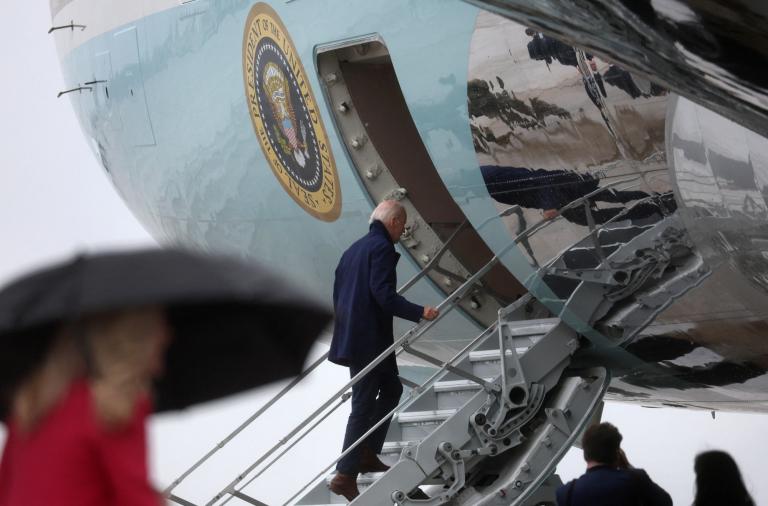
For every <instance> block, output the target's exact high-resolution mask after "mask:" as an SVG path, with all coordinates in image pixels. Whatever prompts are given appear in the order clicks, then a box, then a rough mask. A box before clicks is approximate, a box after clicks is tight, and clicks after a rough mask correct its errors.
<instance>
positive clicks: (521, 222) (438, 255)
mask: <svg viewBox="0 0 768 506" xmlns="http://www.w3.org/2000/svg"><path fill="white" fill-rule="evenodd" d="M511 214H517V216H518V229H517V233H520V232H522V228H523V227H524V226H525V218H523V208H522V207H520V206H519V205H514V206H510V207H508V208H506V209H504V210H502V211H501V212H500V213H498V214H496V215H494V216H490V217H489V218H486V219H485V220H484V221H483V222H482V223H480V224H479V225H478V226H477V227H475V231H477V232H479V231H480V230H482V229H483V228H484V227H485V226H486V225H488V223H490V222H492V221H493V220H497V219H499V218H504V217H506V216H509V215H511ZM468 225H469V220H464V221H462V222H461V224H460V225H459V226H458V227H456V230H454V231H453V233H452V234H451V235H450V237H448V239H447V240H446V241H445V242H444V243H443V245H442V246H441V247H440V249H439V250H438V251H437V253H435V255H434V256H433V257H432V259H431V260H430V261H429V262H427V263H426V264H425V265H424V267H423V268H422V269H421V270H420V271H419V272H418V273H416V274H415V275H414V276H413V277H412V278H411V279H409V280H408V281H406V282H405V284H404V285H403V286H402V287H401V288H400V290H398V292H397V293H401V292H404V291H405V290H408V289H409V288H411V287H412V286H413V285H415V284H416V282H417V281H419V280H420V279H421V278H423V277H424V276H426V274H427V272H429V271H430V270H431V269H432V268H433V267H434V266H435V265H437V264H438V263H439V262H440V259H441V258H442V257H443V255H444V254H445V252H446V251H448V247H449V246H450V245H451V243H452V242H453V240H454V239H455V238H456V237H457V236H458V235H459V233H460V232H462V231H463V230H464V229H466V228H467V226H468ZM462 281H463V280H462Z"/></svg>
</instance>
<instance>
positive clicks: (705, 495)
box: [693, 450, 755, 506]
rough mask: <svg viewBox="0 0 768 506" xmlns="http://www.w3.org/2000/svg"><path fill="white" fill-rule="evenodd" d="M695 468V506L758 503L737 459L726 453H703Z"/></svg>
mask: <svg viewBox="0 0 768 506" xmlns="http://www.w3.org/2000/svg"><path fill="white" fill-rule="evenodd" d="M693 467H694V471H695V472H696V498H695V500H694V501H693V506H720V505H724V504H727V505H728V506H754V504H755V503H754V501H753V500H752V497H751V496H750V495H749V492H747V488H746V487H745V486H744V481H743V480H742V479H741V472H740V471H739V467H738V466H737V465H736V461H734V460H733V458H732V457H731V456H730V455H728V454H727V453H726V452H723V451H720V450H711V451H707V452H704V453H700V454H699V455H697V456H696V461H695V463H694V466H693Z"/></svg>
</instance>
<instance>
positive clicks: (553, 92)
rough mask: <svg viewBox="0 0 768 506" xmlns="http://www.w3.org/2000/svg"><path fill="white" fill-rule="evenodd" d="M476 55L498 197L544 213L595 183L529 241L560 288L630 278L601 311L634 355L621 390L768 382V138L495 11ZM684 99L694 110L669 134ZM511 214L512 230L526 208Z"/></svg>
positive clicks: (701, 390)
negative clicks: (591, 279) (611, 275)
mask: <svg viewBox="0 0 768 506" xmlns="http://www.w3.org/2000/svg"><path fill="white" fill-rule="evenodd" d="M471 55H472V59H471V61H470V71H469V76H468V78H469V82H468V110H469V114H470V128H471V131H472V135H473V141H474V147H475V152H476V156H477V159H478V165H479V167H480V170H481V173H482V176H483V181H484V182H485V185H486V189H487V191H488V194H489V195H490V196H491V198H493V199H494V200H495V201H496V202H497V203H498V207H499V208H504V207H507V206H510V205H519V206H521V207H522V208H523V209H524V220H525V221H526V223H528V224H531V223H536V222H538V221H540V220H541V219H543V218H545V217H549V216H551V215H552V214H553V211H554V210H557V209H561V208H562V207H563V206H566V205H567V204H569V203H571V202H573V201H575V200H577V199H579V198H581V197H584V196H585V195H588V194H593V195H592V196H591V197H590V199H589V202H588V205H587V206H586V207H585V206H579V207H574V208H573V209H569V210H566V211H565V212H563V213H562V215H563V218H564V219H561V220H559V221H557V222H554V223H553V224H552V225H551V226H550V227H548V228H546V229H543V230H542V231H541V232H540V233H538V234H537V235H536V236H534V237H531V238H530V240H529V241H528V242H529V244H528V245H526V246H527V247H529V249H528V252H529V256H530V257H532V263H533V264H534V265H535V266H537V267H538V266H541V265H546V266H547V270H546V271H540V276H541V277H540V280H541V281H543V282H544V283H546V285H547V286H548V287H549V288H550V289H551V290H552V292H553V293H554V294H555V295H556V297H558V298H560V299H562V300H566V299H568V298H570V297H572V296H573V297H577V296H578V293H577V292H576V290H578V288H579V286H580V283H581V279H582V278H581V277H580V276H581V275H580V274H579V273H580V272H587V271H588V270H589V269H596V270H598V271H601V270H603V271H604V270H606V269H608V270H612V271H614V272H621V276H622V277H623V278H622V279H625V280H626V279H629V280H630V281H628V282H627V283H625V284H624V285H623V286H619V287H617V288H616V287H614V288H611V289H610V290H609V291H608V299H609V302H607V303H606V304H604V305H603V306H602V307H601V308H600V309H599V310H598V311H597V312H596V313H595V314H594V319H593V320H592V321H590V322H588V323H589V324H590V325H592V326H593V327H594V328H596V329H598V330H600V332H602V333H603V335H604V336H608V339H609V340H610V339H616V342H622V343H623V348H622V349H621V350H620V351H616V355H615V356H612V355H610V354H609V355H608V356H606V355H601V354H600V352H598V357H599V358H598V360H617V361H622V360H624V361H625V362H626V363H634V364H635V365H628V366H626V367H625V368H624V369H622V368H621V367H617V368H616V371H615V372H616V373H617V376H618V377H617V379H616V380H615V381H614V383H613V392H614V394H616V395H621V396H623V397H625V398H635V399H637V400H641V399H643V398H659V397H665V396H667V395H668V396H669V397H668V398H669V399H670V402H674V399H675V398H678V399H679V398H680V397H678V396H676V395H675V394H674V391H686V392H687V393H686V396H688V397H687V398H689V399H695V401H696V402H699V403H700V404H698V405H701V406H704V405H706V404H707V402H709V401H713V399H714V398H715V397H718V399H717V400H716V401H713V402H731V401H734V400H735V399H738V400H741V401H744V400H749V401H755V400H760V401H762V400H764V398H765V397H768V396H766V395H764V394H763V393H762V392H763V391H764V390H765V389H764V387H765V386H766V384H768V376H767V375H766V374H765V373H766V370H767V368H768V346H766V342H767V341H766V337H768V336H766V329H765V328H764V326H765V325H764V322H765V319H766V317H767V316H768V315H767V314H766V309H765V308H768V224H766V219H768V201H766V199H765V198H764V194H766V193H768V192H766V191H765V188H766V187H767V186H768V175H766V174H768V155H766V154H767V153H768V149H767V150H762V149H757V148H756V147H755V146H758V145H759V146H762V145H764V144H765V139H763V138H762V137H759V136H757V135H751V136H747V138H746V140H740V141H737V142H733V140H732V139H730V138H728V140H729V142H731V143H732V144H735V146H738V147H735V146H731V147H729V148H725V149H724V146H723V140H713V139H712V138H710V139H709V142H707V140H706V139H705V138H706V137H707V135H710V134H711V135H712V137H715V136H716V135H717V134H716V133H715V129H714V128H712V127H711V126H710V127H702V126H700V121H699V120H698V119H692V118H695V117H696V114H702V113H701V112H694V111H691V110H686V109H685V107H686V106H685V104H683V105H682V106H680V105H679V104H677V103H676V102H675V99H673V100H670V97H671V95H669V94H668V92H667V91H666V90H665V89H663V88H662V87H660V86H658V85H657V84H655V83H653V82H652V81H649V80H647V79H645V78H642V77H640V76H636V75H634V74H632V73H630V72H628V71H626V70H625V69H623V68H621V67H619V66H617V65H615V64H613V63H610V62H605V61H602V60H601V59H600V58H598V57H597V56H594V55H591V54H589V53H586V52H583V51H581V50H579V49H575V48H573V47H571V46H569V45H567V44H564V43H563V42H561V41H559V40H557V39H555V38H553V37H550V36H548V35H546V34H542V33H539V32H537V31H534V30H531V29H527V28H525V27H523V26H520V25H518V24H516V23H513V22H510V21H507V20H504V19H502V18H499V17H496V16H494V15H491V14H487V13H481V14H479V15H478V19H477V22H476V31H475V35H474V37H473V40H472V51H471ZM670 108H672V109H673V110H674V109H675V108H677V109H680V114H678V115H675V116H674V117H675V118H676V120H677V123H678V125H677V127H674V126H673V128H672V129H671V137H669V139H671V144H672V145H671V146H670V149H669V150H668V149H667V146H666V138H667V137H666V136H667V133H668V132H667V129H669V127H670V125H668V124H667V113H668V109H670ZM709 114H712V113H709ZM678 116H679V117H678ZM713 116H714V115H713ZM707 119H710V118H709V117H708V118H707ZM710 123H711V122H710ZM702 128H703V129H704V130H707V132H706V133H704V134H702V133H700V132H699V130H702ZM723 128H726V129H727V130H729V131H730V132H733V129H729V128H727V127H726V126H723ZM738 135H742V136H743V135H744V134H738ZM726 138H727V137H726ZM713 146H714V147H713ZM717 146H720V148H719V149H718V148H717ZM742 148H743V149H742ZM668 152H669V153H672V154H673V156H674V159H673V160H670V162H671V163H670V164H668V161H667V153H668ZM744 153H747V154H748V155H747V156H744ZM670 165H671V166H670ZM673 175H674V177H671V176H673ZM617 181H628V182H627V183H621V184H618V185H615V184H614V183H615V182H617ZM608 185H610V186H608ZM601 188H604V190H603V191H599V190H600V189H601ZM675 190H676V192H675ZM675 197H677V199H676V198H675ZM587 207H588V209H587ZM588 214H589V215H591V216H588ZM700 216H704V217H705V218H706V219H704V220H698V221H697V218H696V217H700ZM712 218H717V219H718V220H719V221H718V224H716V225H714V224H713V223H712ZM724 218H726V219H727V221H728V224H725V222H724V220H723V219H724ZM507 220H508V227H507V228H508V230H509V233H510V235H514V234H515V233H516V231H517V230H518V222H517V220H518V218H517V217H514V216H510V217H509V218H507ZM590 222H591V223H590ZM594 227H597V228H599V229H600V230H599V231H598V233H596V234H592V237H590V230H591V229H593V228H594ZM736 250H741V251H742V253H739V254H734V252H735V251H736ZM614 253H616V254H615V255H614ZM649 258H655V259H656V260H654V262H655V263H654V262H646V263H645V264H644V265H642V266H641V264H643V262H644V261H646V260H647V259H649ZM606 259H608V260H606ZM736 273H738V274H736ZM734 274H736V275H734ZM633 283H634V286H632V285H633ZM620 284H621V283H620ZM627 287H630V288H627ZM715 298H717V299H718V300H717V301H716V300H715ZM718 308H722V309H723V311H722V312H721V311H718ZM726 308H727V310H726ZM649 323H650V325H649ZM646 326H647V327H646ZM643 329H644V330H643ZM728 343H732V344H734V346H730V345H729V344H728ZM599 348H600V347H598V351H599ZM735 350H740V351H735ZM744 350H749V351H748V352H745V351H744ZM660 353H661V355H659V354H660ZM587 355H588V354H587ZM622 357H624V358H622ZM633 361H634V362H633ZM638 364H644V365H638ZM712 387H730V388H731V389H732V390H733V391H734V392H738V393H734V394H733V395H730V394H728V395H725V394H723V395H722V396H720V394H714V393H713V391H712V390H711V388H712ZM726 390H727V389H726ZM660 391H664V392H665V393H663V394H662V393H660ZM683 397H684V396H683ZM757 397H760V399H757ZM730 407H733V406H730Z"/></svg>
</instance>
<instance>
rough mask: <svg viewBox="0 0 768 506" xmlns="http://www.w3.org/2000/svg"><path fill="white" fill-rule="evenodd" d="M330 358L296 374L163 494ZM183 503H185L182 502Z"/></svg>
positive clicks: (168, 491)
mask: <svg viewBox="0 0 768 506" xmlns="http://www.w3.org/2000/svg"><path fill="white" fill-rule="evenodd" d="M327 358H328V352H326V353H324V354H323V356H321V357H320V358H318V359H317V360H315V361H314V362H313V363H312V365H310V366H309V367H308V368H307V369H305V370H304V371H302V372H301V374H299V375H298V376H296V377H295V378H294V379H293V380H291V382H290V383H288V384H287V385H286V386H285V387H283V389H282V390H280V391H279V392H278V393H277V394H276V395H275V396H274V397H272V398H271V399H270V400H269V402H267V403H266V404H265V405H263V406H262V407H261V408H260V409H259V410H258V411H256V412H255V413H254V414H252V415H251V416H249V417H248V418H247V419H246V420H245V421H244V422H243V423H241V424H240V425H239V426H238V427H237V428H236V429H235V430H234V431H232V432H231V433H230V434H229V435H228V436H227V437H225V438H224V439H222V440H221V441H219V443H218V444H217V445H216V446H214V447H213V448H212V449H211V450H209V451H208V453H206V454H205V455H203V456H202V457H201V458H200V459H198V460H197V462H195V463H194V464H192V467H190V468H189V469H187V470H186V471H184V472H183V473H182V474H181V475H180V476H179V477H178V478H176V479H175V480H173V482H171V484H170V485H169V486H168V487H166V489H165V490H163V495H164V496H166V497H169V498H170V497H171V492H172V491H173V489H175V488H176V487H178V486H179V485H180V484H181V482H182V481H184V480H185V479H186V478H187V476H189V475H190V474H192V473H193V472H195V471H196V470H197V468H199V467H200V466H201V465H203V463H205V461H207V460H208V459H210V458H211V457H213V455H214V454H216V452H218V451H219V450H221V449H222V448H224V447H225V446H226V445H227V444H228V443H229V442H230V441H232V440H233V439H234V438H235V437H236V436H237V435H238V434H240V433H241V432H242V431H243V430H245V429H246V428H247V427H248V426H249V425H250V424H252V423H253V422H254V421H255V420H256V419H257V418H259V417H260V416H261V415H262V414H263V413H264V412H265V411H267V410H268V409H269V408H271V407H272V406H273V405H274V404H275V403H276V402H277V401H279V400H280V399H281V398H282V397H283V396H284V395H285V394H287V393H288V391H290V390H291V389H292V388H293V387H295V386H296V385H297V384H298V383H299V382H301V381H302V380H303V379H304V378H306V377H307V376H309V374H310V373H311V372H312V371H314V370H315V369H317V367H318V366H319V365H320V364H322V363H323V362H325V360H326V359H327ZM180 504H183V503H180Z"/></svg>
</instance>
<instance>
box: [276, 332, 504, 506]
mask: <svg viewBox="0 0 768 506" xmlns="http://www.w3.org/2000/svg"><path fill="white" fill-rule="evenodd" d="M496 326H497V323H493V324H491V325H490V326H489V327H488V328H486V329H485V330H483V331H482V332H481V333H480V334H478V335H477V336H476V337H475V338H474V339H473V340H472V341H470V342H469V343H468V344H467V345H466V346H464V348H462V349H461V350H460V351H458V352H457V353H456V354H455V355H454V356H453V357H452V358H450V359H449V360H447V361H445V362H444V363H443V365H442V367H441V368H440V369H438V370H436V371H435V373H434V374H432V376H430V377H429V378H427V380H426V381H424V383H422V384H421V386H420V387H419V388H417V389H413V390H411V392H410V393H409V394H408V395H407V396H406V398H405V400H401V401H400V403H399V404H398V405H397V406H396V407H395V408H394V409H392V411H390V412H389V413H388V414H386V415H385V416H384V417H383V418H381V419H380V420H379V421H378V422H376V424H375V425H374V426H373V427H371V428H370V429H368V431H367V432H366V433H365V434H363V435H362V436H360V438H358V439H357V441H355V442H354V443H352V444H351V445H350V446H349V447H348V448H347V449H346V450H345V451H344V452H342V453H341V455H339V456H338V457H336V459H334V460H333V461H332V462H331V463H330V464H328V465H327V466H326V467H325V468H323V470H322V471H320V472H319V473H318V474H317V475H315V477H313V478H312V479H311V480H309V481H308V482H307V483H306V484H305V485H304V486H303V487H302V488H301V489H299V490H298V491H297V492H296V493H295V494H294V495H293V496H291V497H290V498H289V499H288V500H287V501H286V502H285V503H284V504H288V503H290V502H291V501H293V500H294V499H296V497H298V496H299V495H300V494H301V493H302V492H304V491H305V490H306V489H307V487H309V486H310V485H311V484H312V483H314V482H315V481H316V480H317V479H318V478H320V477H321V476H323V475H324V474H325V473H327V472H328V471H329V470H330V469H331V468H332V467H333V466H334V465H335V464H337V463H338V462H339V461H340V460H341V459H343V458H344V457H346V456H347V455H348V454H349V453H350V452H351V451H353V450H354V449H355V448H356V447H357V446H358V445H359V444H361V443H362V442H363V441H365V439H366V438H368V436H370V435H371V434H372V433H373V432H375V431H376V430H377V429H378V428H379V427H381V426H382V425H383V424H384V422H385V421H386V420H389V419H390V418H391V417H392V416H394V415H395V413H397V412H398V411H400V410H401V409H402V408H404V407H405V405H406V404H408V403H409V402H411V401H412V400H413V399H414V398H415V396H416V395H418V394H420V393H421V392H422V391H424V389H425V388H429V387H431V386H432V384H433V383H434V382H435V381H437V379H438V377H439V376H440V375H441V374H442V373H444V372H446V371H448V370H450V368H451V367H452V366H453V364H454V363H455V362H457V361H458V359H459V358H460V357H462V358H463V356H464V355H465V354H466V353H467V352H468V351H470V350H471V349H472V348H474V347H475V346H477V344H478V343H479V342H480V341H482V340H483V339H484V338H486V337H487V336H488V334H490V333H493V332H495V330H496Z"/></svg>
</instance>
